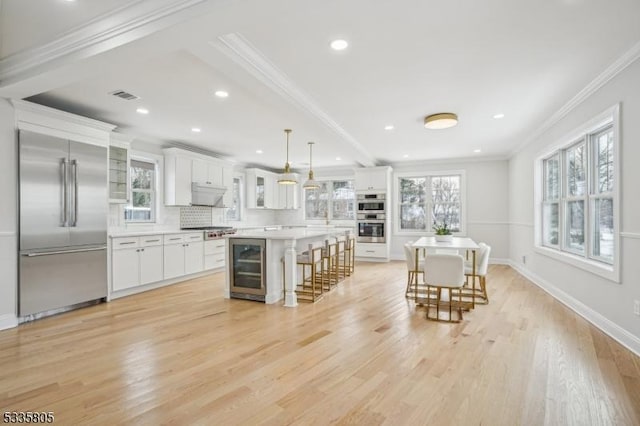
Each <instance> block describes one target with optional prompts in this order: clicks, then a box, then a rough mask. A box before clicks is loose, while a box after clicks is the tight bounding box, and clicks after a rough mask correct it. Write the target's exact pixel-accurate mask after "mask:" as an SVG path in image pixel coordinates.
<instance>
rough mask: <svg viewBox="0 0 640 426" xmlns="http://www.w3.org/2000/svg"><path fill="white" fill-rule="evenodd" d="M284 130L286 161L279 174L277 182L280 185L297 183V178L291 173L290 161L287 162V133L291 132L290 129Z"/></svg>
mask: <svg viewBox="0 0 640 426" xmlns="http://www.w3.org/2000/svg"><path fill="white" fill-rule="evenodd" d="M284 132H285V133H286V135H287V162H286V163H284V171H283V172H282V174H281V175H280V179H278V183H279V184H280V185H295V184H297V183H298V180H297V179H296V177H295V175H294V174H293V173H291V163H289V134H290V133H291V129H284Z"/></svg>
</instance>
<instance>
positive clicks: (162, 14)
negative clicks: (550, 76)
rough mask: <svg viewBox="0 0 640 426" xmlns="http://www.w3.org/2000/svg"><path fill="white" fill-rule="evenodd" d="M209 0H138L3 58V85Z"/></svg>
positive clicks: (158, 25) (153, 27)
mask: <svg viewBox="0 0 640 426" xmlns="http://www.w3.org/2000/svg"><path fill="white" fill-rule="evenodd" d="M208 1H209V0H160V1H159V0H136V1H131V2H129V3H128V4H127V5H126V6H122V7H119V8H117V9H115V10H113V11H111V12H109V13H106V14H104V15H101V16H99V17H97V18H94V19H92V20H90V21H89V22H87V23H85V24H83V25H81V26H78V27H76V28H73V29H71V30H69V31H67V32H65V33H63V34H62V35H61V36H60V37H58V38H56V39H54V40H52V41H50V42H48V43H45V44H42V45H40V46H36V47H33V48H30V49H26V50H23V51H20V52H17V53H15V54H13V55H10V56H7V57H5V58H2V59H0V87H1V86H5V85H7V84H9V83H12V82H14V81H17V80H22V79H25V78H27V77H28V76H32V75H34V74H38V73H39V72H41V69H42V68H44V67H46V66H48V65H51V64H54V63H55V62H58V61H60V60H62V59H65V58H67V57H69V56H71V55H74V58H75V57H80V58H86V57H89V56H93V55H96V54H98V53H102V52H104V51H107V50H110V49H113V48H115V47H118V46H120V45H123V44H125V43H129V42H131V41H133V40H135V39H138V38H141V37H143V36H146V35H148V34H151V33H153V32H155V31H158V30H160V29H164V28H166V27H167V26H169V25H171V24H173V23H175V20H172V19H167V18H169V17H172V18H174V17H176V14H178V13H180V12H182V11H185V10H187V9H189V8H192V7H194V6H196V5H199V4H201V3H206V2H208Z"/></svg>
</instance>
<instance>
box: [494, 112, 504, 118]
mask: <svg viewBox="0 0 640 426" xmlns="http://www.w3.org/2000/svg"><path fill="white" fill-rule="evenodd" d="M493 118H495V119H496V120H497V119H499V118H504V114H502V113H500V114H496V115H494V116H493Z"/></svg>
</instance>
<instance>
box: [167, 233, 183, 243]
mask: <svg viewBox="0 0 640 426" xmlns="http://www.w3.org/2000/svg"><path fill="white" fill-rule="evenodd" d="M163 243H164V245H169V244H182V243H184V235H182V234H169V235H165V236H164V237H163Z"/></svg>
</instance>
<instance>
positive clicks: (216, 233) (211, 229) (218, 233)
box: [181, 226, 238, 240]
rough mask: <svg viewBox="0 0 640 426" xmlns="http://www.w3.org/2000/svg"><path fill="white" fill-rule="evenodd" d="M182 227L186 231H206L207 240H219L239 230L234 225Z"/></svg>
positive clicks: (205, 237)
mask: <svg viewBox="0 0 640 426" xmlns="http://www.w3.org/2000/svg"><path fill="white" fill-rule="evenodd" d="M181 229H182V230H185V231H187V230H188V231H204V239H205V240H217V239H220V238H224V236H225V235H232V234H235V233H236V232H238V230H237V229H236V228H234V227H232V226H198V227H194V228H181Z"/></svg>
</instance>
